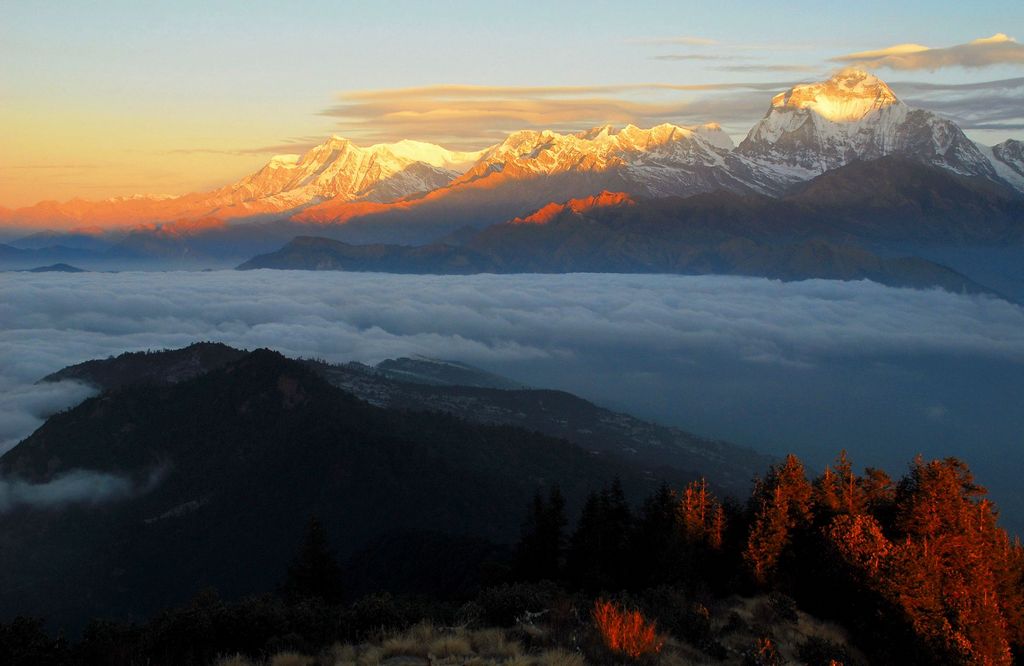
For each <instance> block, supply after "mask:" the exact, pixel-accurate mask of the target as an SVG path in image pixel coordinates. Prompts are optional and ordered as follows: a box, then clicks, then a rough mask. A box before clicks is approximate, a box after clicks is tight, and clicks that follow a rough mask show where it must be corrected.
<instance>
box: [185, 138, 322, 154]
mask: <svg viewBox="0 0 1024 666" xmlns="http://www.w3.org/2000/svg"><path fill="white" fill-rule="evenodd" d="M322 141H323V137H322V136H303V137H296V138H293V139H286V140H284V141H282V142H281V143H275V144H270V145H261V146H252V147H246V148H177V149H175V150H168V151H166V153H165V154H168V155H189V154H198V153H205V154H212V155H278V154H281V153H303V152H305V151H307V150H309V149H310V148H312V147H314V146H316V145H318V144H319V143H321V142H322Z"/></svg>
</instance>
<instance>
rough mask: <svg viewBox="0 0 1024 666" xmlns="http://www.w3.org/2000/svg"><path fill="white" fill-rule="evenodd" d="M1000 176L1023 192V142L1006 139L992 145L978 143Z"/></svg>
mask: <svg viewBox="0 0 1024 666" xmlns="http://www.w3.org/2000/svg"><path fill="white" fill-rule="evenodd" d="M978 149H979V150H981V152H982V154H983V155H985V157H987V158H988V160H989V162H991V163H992V167H993V168H994V169H995V171H996V173H997V174H998V175H999V177H1000V178H1002V179H1003V180H1005V181H1006V182H1008V183H1009V184H1010V185H1012V186H1013V187H1015V188H1016V189H1017V190H1019V191H1021V192H1024V142H1022V141H1017V140H1016V139H1008V140H1006V141H1004V142H1002V143H1000V144H997V145H995V146H992V147H991V148H990V147H988V146H983V145H980V144H979V145H978Z"/></svg>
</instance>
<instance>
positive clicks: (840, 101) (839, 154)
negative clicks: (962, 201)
mask: <svg viewBox="0 0 1024 666" xmlns="http://www.w3.org/2000/svg"><path fill="white" fill-rule="evenodd" d="M736 152H737V153H738V154H739V155H741V156H743V157H745V158H747V159H748V160H750V161H751V164H752V167H753V171H754V172H755V173H758V174H759V175H762V176H769V177H770V178H771V177H773V178H774V179H775V180H777V181H778V182H780V183H782V184H786V183H792V182H796V181H802V180H807V179H809V178H812V177H814V176H817V175H819V174H821V173H824V172H825V171H828V170H831V169H835V168H837V167H840V166H842V165H844V164H848V163H849V162H852V161H854V160H872V159H877V158H879V157H882V156H884V155H894V154H895V155H902V156H905V157H910V158H912V159H915V160H918V161H921V162H925V163H927V164H932V165H935V166H940V167H943V168H946V169H950V170H952V171H954V172H956V173H960V174H963V175H968V176H983V177H986V178H990V179H993V180H996V179H997V178H998V176H997V175H996V171H995V169H994V168H993V166H992V164H991V163H990V162H989V160H988V159H987V158H986V157H985V155H984V154H983V153H982V152H981V151H980V150H979V149H978V147H977V146H976V145H975V144H974V142H972V141H971V140H970V139H968V138H967V137H966V136H965V135H964V133H963V131H962V130H961V129H960V128H959V127H957V125H956V123H954V122H952V121H950V120H946V119H944V118H940V117H939V116H937V115H935V114H934V113H930V112H928V111H924V110H922V109H911V108H910V107H908V106H907V105H906V104H904V103H903V102H902V101H900V99H899V98H897V97H896V95H895V94H894V93H893V91H892V89H891V88H889V86H887V85H886V84H885V83H884V82H882V81H881V80H880V79H878V78H877V77H875V76H873V75H871V74H868V73H867V72H863V71H860V70H851V69H848V70H844V71H842V72H839V73H838V74H836V75H835V76H833V77H832V78H830V79H828V80H827V81H823V82H820V83H810V84H805V85H798V86H795V87H793V88H790V89H789V90H787V91H786V92H783V93H779V94H778V95H776V96H775V97H774V98H773V99H772V103H771V107H770V108H769V110H768V113H767V114H766V115H765V117H764V118H763V119H761V120H760V121H759V122H758V123H757V124H756V125H755V126H754V127H753V129H751V130H750V132H749V134H747V137H746V138H745V139H744V140H743V141H742V142H741V143H740V145H739V147H738V148H737V150H736Z"/></svg>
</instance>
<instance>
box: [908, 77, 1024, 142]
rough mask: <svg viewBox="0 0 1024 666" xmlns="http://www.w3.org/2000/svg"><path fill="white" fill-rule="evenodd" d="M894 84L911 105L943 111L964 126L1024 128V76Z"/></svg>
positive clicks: (969, 127) (983, 128) (973, 127)
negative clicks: (977, 80) (975, 80)
mask: <svg viewBox="0 0 1024 666" xmlns="http://www.w3.org/2000/svg"><path fill="white" fill-rule="evenodd" d="M891 85H892V88H893V90H895V91H896V93H897V94H898V95H899V96H900V97H901V98H902V99H903V100H904V101H905V102H907V103H908V104H910V105H911V106H915V107H920V108H925V109H928V110H930V111H934V112H936V113H939V114H942V115H944V116H946V117H948V118H951V119H953V120H954V121H956V123H957V124H958V125H960V127H962V128H963V129H967V130H1002V131H1006V132H1014V131H1018V130H1021V129H1024V77H1017V78H1012V79H999V80H995V81H979V82H975V83H960V84H956V83H953V84H946V83H933V82H917V81H897V82H893V83H892V84H891Z"/></svg>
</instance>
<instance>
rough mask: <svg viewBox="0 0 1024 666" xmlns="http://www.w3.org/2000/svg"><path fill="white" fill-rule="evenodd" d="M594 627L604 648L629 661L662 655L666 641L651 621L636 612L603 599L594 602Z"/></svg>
mask: <svg viewBox="0 0 1024 666" xmlns="http://www.w3.org/2000/svg"><path fill="white" fill-rule="evenodd" d="M594 624H596V625H597V630H598V631H599V632H601V639H602V640H603V641H604V644H605V647H607V648H608V649H609V650H611V651H612V652H615V653H617V654H624V655H626V656H628V657H631V658H632V659H639V658H640V657H643V656H646V655H655V654H658V653H659V652H661V648H662V647H663V646H664V645H665V639H664V638H663V637H662V636H661V635H659V634H658V628H657V626H656V625H655V623H654V622H653V621H648V620H647V619H646V618H645V617H644V616H643V614H642V613H641V612H640V611H638V610H627V609H625V608H623V607H622V606H620V605H619V604H617V603H615V602H614V601H608V600H606V599H598V600H597V601H595V602H594Z"/></svg>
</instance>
